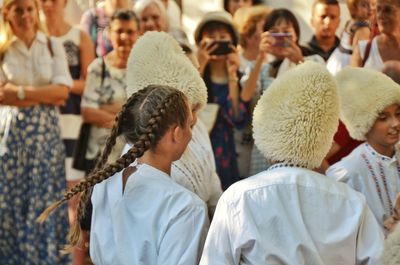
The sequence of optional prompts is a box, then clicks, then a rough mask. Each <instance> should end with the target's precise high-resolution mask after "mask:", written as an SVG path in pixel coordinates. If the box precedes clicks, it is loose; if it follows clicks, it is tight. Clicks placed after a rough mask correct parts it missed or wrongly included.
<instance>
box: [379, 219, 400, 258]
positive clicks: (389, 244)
mask: <svg viewBox="0 0 400 265" xmlns="http://www.w3.org/2000/svg"><path fill="white" fill-rule="evenodd" d="M399 264H400V225H398V224H397V226H396V228H395V230H394V231H393V232H392V233H390V234H389V236H388V237H387V239H386V240H385V250H384V251H383V256H382V265H399Z"/></svg>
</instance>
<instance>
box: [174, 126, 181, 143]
mask: <svg viewBox="0 0 400 265" xmlns="http://www.w3.org/2000/svg"><path fill="white" fill-rule="evenodd" d="M182 138H183V130H182V128H181V127H180V126H178V125H176V126H174V128H173V129H172V139H173V141H174V143H180V142H181V141H182Z"/></svg>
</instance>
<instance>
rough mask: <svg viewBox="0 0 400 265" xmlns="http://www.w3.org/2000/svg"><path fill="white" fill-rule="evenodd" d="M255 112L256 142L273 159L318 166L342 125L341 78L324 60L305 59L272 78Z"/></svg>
mask: <svg viewBox="0 0 400 265" xmlns="http://www.w3.org/2000/svg"><path fill="white" fill-rule="evenodd" d="M253 115H254V116H253V133H254V134H253V136H254V141H255V144H256V146H257V147H258V149H259V150H260V151H261V153H262V154H263V155H264V156H265V157H266V158H267V159H269V160H271V161H276V162H285V163H293V164H295V165H298V166H302V167H306V168H315V167H318V166H320V164H321V162H322V159H323V158H324V157H325V155H326V154H327V153H328V151H329V148H330V147H331V144H332V140H333V135H334V134H335V132H336V130H337V127H338V119H339V101H338V95H337V88H336V83H335V80H334V79H333V77H332V76H331V74H330V73H329V72H328V71H327V70H326V69H325V67H324V66H323V65H320V64H317V63H314V62H305V63H303V64H301V65H298V66H296V67H295V68H293V69H291V70H290V71H288V72H286V73H285V74H283V75H282V76H280V77H278V78H277V79H275V80H274V81H273V82H272V84H271V85H270V87H269V88H268V89H267V91H266V92H265V93H264V94H263V95H262V96H261V98H260V100H259V101H258V103H257V105H256V107H255V109H254V114H253Z"/></svg>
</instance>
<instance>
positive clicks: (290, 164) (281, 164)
mask: <svg viewBox="0 0 400 265" xmlns="http://www.w3.org/2000/svg"><path fill="white" fill-rule="evenodd" d="M281 167H301V166H298V165H296V164H294V163H278V164H274V165H272V166H270V167H269V168H268V169H267V171H269V170H273V169H275V168H281Z"/></svg>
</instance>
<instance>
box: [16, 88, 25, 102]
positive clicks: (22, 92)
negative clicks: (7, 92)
mask: <svg viewBox="0 0 400 265" xmlns="http://www.w3.org/2000/svg"><path fill="white" fill-rule="evenodd" d="M17 98H18V99H19V100H24V99H25V88H24V87H23V86H19V87H18V91H17Z"/></svg>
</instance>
